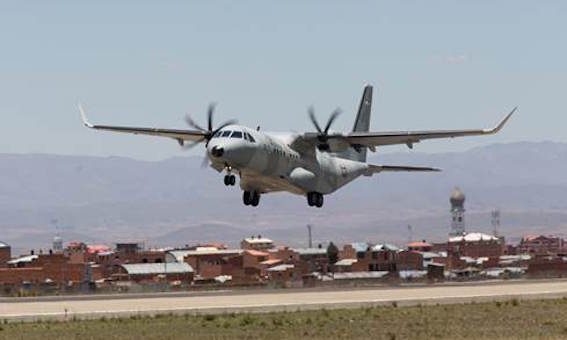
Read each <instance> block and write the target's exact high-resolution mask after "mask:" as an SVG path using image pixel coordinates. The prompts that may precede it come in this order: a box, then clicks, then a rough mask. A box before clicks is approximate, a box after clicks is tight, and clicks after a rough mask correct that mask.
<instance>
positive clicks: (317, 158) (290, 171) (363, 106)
mask: <svg viewBox="0 0 567 340" xmlns="http://www.w3.org/2000/svg"><path fill="white" fill-rule="evenodd" d="M371 105H372V86H370V85H368V86H366V87H365V88H364V92H363V94H362V99H361V101H360V106H359V108H358V113H357V115H356V120H355V122H354V128H353V130H352V132H347V133H340V132H330V130H329V129H330V127H331V125H332V123H333V122H334V121H335V119H336V118H337V116H338V115H339V113H340V111H339V109H337V110H335V111H334V112H333V113H332V114H331V116H330V118H329V120H328V121H327V124H326V125H325V127H324V128H322V127H321V125H319V123H318V122H317V119H316V118H315V114H314V111H313V109H312V108H310V109H309V117H310V118H311V121H312V122H313V125H314V126H315V129H316V130H317V132H306V133H289V132H288V133H272V132H264V131H260V129H259V128H256V129H251V128H248V127H246V126H242V125H237V123H236V121H228V122H225V123H223V124H221V125H220V126H218V127H213V111H214V105H212V104H211V105H210V106H209V110H208V125H207V128H206V129H205V128H202V127H201V126H199V125H198V124H197V123H195V121H194V120H193V119H191V117H189V116H187V117H186V120H187V123H188V124H189V125H190V126H191V127H192V128H193V130H170V129H156V128H139V127H124V126H108V125H94V124H91V123H89V122H88V120H87V118H86V115H85V112H84V111H83V109H82V107H81V105H79V109H80V111H81V115H82V118H83V123H84V125H85V126H87V127H88V128H91V129H96V130H107V131H114V132H123V133H132V134H139V135H151V136H160V137H168V138H172V139H175V140H177V142H178V143H179V144H180V145H181V146H182V147H184V148H191V147H193V146H195V145H197V144H200V143H204V145H205V148H206V152H207V155H206V157H205V159H204V161H205V162H206V163H204V165H207V163H209V164H210V166H211V167H212V168H214V169H215V170H217V171H218V172H219V173H220V172H225V176H224V184H225V185H227V186H232V185H235V183H236V178H235V176H234V174H238V175H239V176H240V187H241V188H242V190H243V191H244V193H243V196H242V200H243V202H244V204H245V205H251V206H254V207H255V206H257V205H258V203H259V202H260V195H262V194H266V193H270V192H276V191H287V192H290V193H293V194H297V195H302V196H306V197H307V203H308V204H309V206H315V207H318V208H320V207H322V206H323V195H329V194H331V193H333V192H335V191H336V190H338V189H339V188H341V187H343V186H344V185H346V184H347V183H349V182H351V181H353V180H354V179H356V178H358V177H359V176H361V175H363V176H372V175H373V174H376V173H380V172H385V171H418V172H422V171H439V169H435V168H429V167H414V166H397V165H373V164H368V163H366V152H367V150H368V149H369V150H371V151H376V147H379V146H383V145H394V144H405V145H407V146H408V147H409V148H412V147H413V144H415V143H418V142H420V141H422V140H424V139H434V138H454V137H462V136H476V135H491V134H495V133H497V132H498V131H500V130H501V129H502V127H503V126H504V124H505V123H506V122H507V121H508V119H509V118H510V117H511V116H512V114H513V113H514V111H516V108H514V110H512V112H510V113H509V114H508V115H507V116H506V117H504V119H503V120H502V121H501V122H500V123H499V124H498V125H497V126H496V127H495V128H493V129H483V130H438V131H398V132H369V127H370V111H371ZM187 142H190V143H189V144H187Z"/></svg>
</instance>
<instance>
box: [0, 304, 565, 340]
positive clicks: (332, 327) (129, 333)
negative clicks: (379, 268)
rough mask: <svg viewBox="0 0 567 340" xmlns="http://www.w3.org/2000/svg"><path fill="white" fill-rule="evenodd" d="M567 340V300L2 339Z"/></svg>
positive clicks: (10, 327) (85, 326)
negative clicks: (307, 339)
mask: <svg viewBox="0 0 567 340" xmlns="http://www.w3.org/2000/svg"><path fill="white" fill-rule="evenodd" d="M298 338H309V339H325V340H330V339H369V338H372V339H415V338H421V339H431V338H439V339H542V338H543V339H565V338H567V299H556V300H541V301H518V300H511V301H508V302H492V303H476V304H475V303H473V304H456V305H438V306H414V307H396V306H388V307H375V308H362V309H349V310H321V311H310V312H293V313H270V314H229V315H206V316H190V315H186V316H171V315H162V316H157V317H130V318H120V319H103V320H96V321H68V322H45V321H44V322H37V323H14V324H12V323H9V324H6V323H2V324H0V339H81V340H88V339H104V340H110V339H132V340H133V339H175V340H178V339H275V340H284V339H298Z"/></svg>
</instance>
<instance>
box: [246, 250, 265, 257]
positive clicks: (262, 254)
mask: <svg viewBox="0 0 567 340" xmlns="http://www.w3.org/2000/svg"><path fill="white" fill-rule="evenodd" d="M246 253H247V254H249V255H252V256H266V257H267V256H270V254H268V253H266V252H264V251H259V250H251V249H250V250H246Z"/></svg>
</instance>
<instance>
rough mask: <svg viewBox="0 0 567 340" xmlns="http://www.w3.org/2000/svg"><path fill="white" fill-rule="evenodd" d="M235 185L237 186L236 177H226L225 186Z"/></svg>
mask: <svg viewBox="0 0 567 340" xmlns="http://www.w3.org/2000/svg"><path fill="white" fill-rule="evenodd" d="M234 184H236V177H234V175H226V176H224V185H226V186H229V185H234Z"/></svg>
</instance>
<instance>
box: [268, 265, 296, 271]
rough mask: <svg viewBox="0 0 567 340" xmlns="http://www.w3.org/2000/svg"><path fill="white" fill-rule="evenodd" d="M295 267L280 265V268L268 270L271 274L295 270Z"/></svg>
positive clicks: (275, 267)
mask: <svg viewBox="0 0 567 340" xmlns="http://www.w3.org/2000/svg"><path fill="white" fill-rule="evenodd" d="M294 267H295V266H294V265H293V264H280V265H279V266H274V267H272V268H268V271H269V272H285V271H286V270H288V269H293V268H294Z"/></svg>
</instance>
